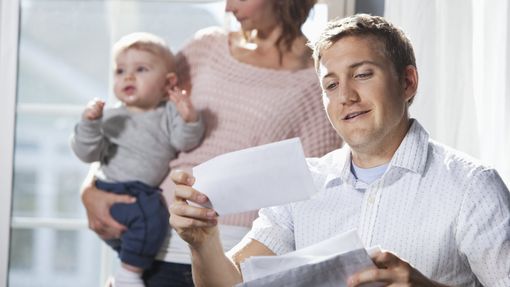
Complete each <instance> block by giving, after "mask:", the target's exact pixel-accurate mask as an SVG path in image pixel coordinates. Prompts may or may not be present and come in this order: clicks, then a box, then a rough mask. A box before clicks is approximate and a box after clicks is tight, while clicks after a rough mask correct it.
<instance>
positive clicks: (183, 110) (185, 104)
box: [168, 87, 198, 123]
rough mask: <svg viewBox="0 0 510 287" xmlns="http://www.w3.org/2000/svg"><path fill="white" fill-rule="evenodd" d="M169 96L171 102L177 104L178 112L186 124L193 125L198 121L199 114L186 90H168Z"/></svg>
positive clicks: (174, 88)
mask: <svg viewBox="0 0 510 287" xmlns="http://www.w3.org/2000/svg"><path fill="white" fill-rule="evenodd" d="M168 95H169V96H170V100H171V101H172V102H174V103H175V106H176V107H177V111H178V112H179V114H180V115H181V117H182V119H183V120H184V121H185V122H187V123H192V122H196V121H198V113H197V111H196V110H195V107H193V104H192V103H191V99H190V97H189V95H188V93H186V91H185V90H181V89H179V88H177V87H173V88H172V89H168Z"/></svg>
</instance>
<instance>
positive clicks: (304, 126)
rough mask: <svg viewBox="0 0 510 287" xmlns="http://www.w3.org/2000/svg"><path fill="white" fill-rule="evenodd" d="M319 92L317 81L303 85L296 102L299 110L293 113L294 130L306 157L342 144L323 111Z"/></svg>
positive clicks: (323, 153) (326, 151)
mask: <svg viewBox="0 0 510 287" xmlns="http://www.w3.org/2000/svg"><path fill="white" fill-rule="evenodd" d="M320 93H321V89H320V86H319V84H318V82H317V83H313V84H311V85H308V86H306V87H303V89H302V93H301V96H300V97H299V98H298V101H297V103H296V105H297V107H298V109H297V110H298V111H299V112H296V113H295V114H294V118H295V119H294V120H293V123H294V124H295V126H294V130H295V131H296V136H298V137H299V138H300V139H301V142H302V143H303V149H304V151H305V155H306V156H307V157H321V156H323V155H325V154H327V153H328V152H330V151H332V150H334V149H337V148H339V147H341V145H342V140H341V138H340V137H339V136H338V135H337V134H336V132H335V130H334V129H333V127H332V126H331V124H330V122H329V120H328V118H327V115H326V112H325V111H324V106H323V105H322V101H321V94H320Z"/></svg>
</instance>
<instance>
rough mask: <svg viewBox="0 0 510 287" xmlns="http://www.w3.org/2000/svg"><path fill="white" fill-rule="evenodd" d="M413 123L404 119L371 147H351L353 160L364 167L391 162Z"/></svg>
mask: <svg viewBox="0 0 510 287" xmlns="http://www.w3.org/2000/svg"><path fill="white" fill-rule="evenodd" d="M411 123H412V120H410V119H406V120H404V121H402V122H401V123H400V124H399V126H398V127H397V128H396V129H395V132H394V133H392V134H390V135H387V136H386V137H384V139H382V140H381V141H379V142H377V143H372V145H371V146H370V147H365V148H364V147H359V148H351V153H352V161H353V162H354V163H355V164H356V165H357V166H359V167H362V168H371V167H375V166H380V165H383V164H386V163H389V162H390V161H391V158H392V157H393V155H394V154H395V152H396V151H397V149H398V147H399V146H400V144H401V143H402V141H403V140H404V137H405V136H406V134H407V132H408V131H409V128H410V127H411Z"/></svg>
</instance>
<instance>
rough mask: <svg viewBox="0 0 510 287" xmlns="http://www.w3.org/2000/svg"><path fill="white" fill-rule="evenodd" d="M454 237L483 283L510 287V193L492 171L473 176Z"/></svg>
mask: <svg viewBox="0 0 510 287" xmlns="http://www.w3.org/2000/svg"><path fill="white" fill-rule="evenodd" d="M456 240H457V242H458V245H459V250H460V252H461V253H462V254H463V255H464V256H466V257H467V259H468V261H469V265H470V267H471V269H472V271H473V273H475V275H476V277H477V278H478V280H480V282H481V283H482V284H483V285H484V286H510V194H509V191H508V188H507V187H506V186H505V184H504V183H503V181H502V179H501V177H500V176H499V175H498V173H497V172H496V171H495V170H493V169H485V170H482V171H481V172H479V174H477V175H475V178H474V181H473V184H472V185H471V188H470V189H469V191H468V192H466V195H465V197H464V199H463V202H462V205H461V208H460V212H459V217H458V225H457V232H456Z"/></svg>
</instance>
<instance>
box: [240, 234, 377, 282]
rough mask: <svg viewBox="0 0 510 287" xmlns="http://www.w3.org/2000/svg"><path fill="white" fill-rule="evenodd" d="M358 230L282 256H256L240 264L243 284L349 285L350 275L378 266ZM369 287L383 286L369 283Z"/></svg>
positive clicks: (372, 251) (372, 249)
mask: <svg viewBox="0 0 510 287" xmlns="http://www.w3.org/2000/svg"><path fill="white" fill-rule="evenodd" d="M378 250H379V248H378V247H374V248H371V249H370V250H368V251H367V250H366V249H365V248H364V247H363V244H362V243H361V240H360V239H359V237H358V235H357V233H356V231H355V230H352V231H349V232H346V233H344V234H340V235H337V236H335V237H332V238H330V239H327V240H325V241H322V242H319V243H317V244H314V245H312V246H309V247H306V248H303V249H300V250H297V251H294V252H290V253H288V254H285V255H281V256H254V257H250V258H248V259H246V260H245V261H244V262H243V263H241V271H242V273H243V279H244V283H241V284H238V285H236V287H258V286H303V287H305V286H317V287H342V286H347V279H348V277H349V276H350V275H352V274H354V273H356V272H359V271H362V270H365V269H368V268H371V267H375V265H374V263H373V262H372V260H371V259H370V255H369V254H373V253H374V252H376V251H378ZM366 286H374V287H375V286H383V284H380V283H376V284H367V285H366Z"/></svg>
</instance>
